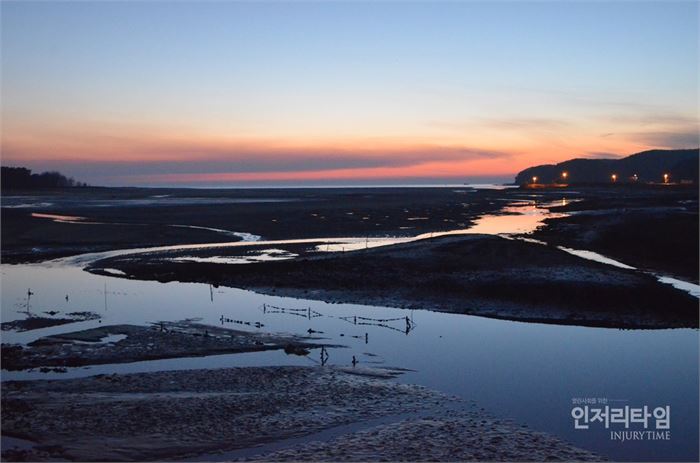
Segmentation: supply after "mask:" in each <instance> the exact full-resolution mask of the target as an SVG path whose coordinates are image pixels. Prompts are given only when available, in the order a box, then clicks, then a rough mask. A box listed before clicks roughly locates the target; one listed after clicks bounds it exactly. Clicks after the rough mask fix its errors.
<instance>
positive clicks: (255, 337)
mask: <svg viewBox="0 0 700 463" xmlns="http://www.w3.org/2000/svg"><path fill="white" fill-rule="evenodd" d="M313 340H314V338H310V337H300V336H293V335H281V334H271V333H251V332H247V331H239V330H232V329H230V328H222V327H217V326H210V325H202V324H199V323H193V322H187V321H183V322H162V323H156V324H153V325H152V326H150V327H148V326H139V325H110V326H101V327H98V328H90V329H87V330H82V331H74V332H69V333H61V334H55V335H52V336H45V337H42V338H39V339H37V340H35V341H32V342H30V343H29V344H28V345H26V346H25V345H21V344H3V345H2V367H3V368H4V369H6V370H23V369H28V368H40V367H77V366H84V365H98V364H109V363H128V362H138V361H143V360H155V359H165V358H178V357H198V356H205V355H215V354H231V353H241V352H257V351H263V350H276V349H285V351H287V352H290V353H295V352H305V353H307V354H308V349H312V348H319V347H321V346H323V345H324V344H323V342H322V341H321V340H318V343H314V342H311V341H313Z"/></svg>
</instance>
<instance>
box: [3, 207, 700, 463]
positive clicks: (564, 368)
mask: <svg viewBox="0 0 700 463" xmlns="http://www.w3.org/2000/svg"><path fill="white" fill-rule="evenodd" d="M511 212H518V214H517V215H506V216H494V217H489V218H485V219H484V220H482V221H480V222H479V223H478V224H477V226H476V227H475V228H476V229H477V230H481V231H487V230H488V231H490V232H494V233H495V232H503V231H504V230H505V231H511V229H512V228H513V227H514V228H516V229H517V231H523V230H525V231H527V229H528V227H530V229H531V228H532V227H534V226H536V225H537V223H538V220H541V218H542V215H543V214H544V212H543V211H542V210H541V209H538V208H534V207H533V208H530V207H529V206H526V205H521V206H520V209H518V210H517V211H511ZM503 217H506V218H508V217H511V218H512V222H511V225H508V226H507V225H506V224H504V223H500V224H499V225H498V226H497V225H496V224H495V222H502V221H504V220H505V219H503ZM513 224H514V225H513ZM509 226H510V227H511V228H508V227H509ZM511 232H513V231H511ZM84 261H85V260H84V259H83V260H81V259H74V260H70V259H68V260H63V261H58V262H54V263H52V264H43V265H13V266H10V265H2V267H1V268H2V319H3V321H8V320H12V319H17V318H22V317H24V314H25V312H26V310H27V289H28V288H31V290H32V291H33V292H34V295H33V296H32V297H31V300H30V301H29V310H30V311H31V312H33V313H40V312H41V311H44V310H60V311H61V312H72V311H82V310H90V311H95V312H99V313H100V314H101V315H102V316H103V321H102V324H103V325H105V324H115V323H140V324H146V323H149V322H153V321H157V320H182V319H185V318H201V321H202V322H203V323H209V324H221V317H222V316H224V317H226V318H230V319H235V320H241V321H248V322H251V323H254V322H256V321H258V322H261V323H263V324H264V325H265V326H264V327H263V328H261V329H260V330H261V331H262V330H264V331H272V332H289V333H295V334H305V333H306V332H307V330H309V329H312V330H315V331H322V332H323V334H318V336H323V337H325V338H328V339H330V340H331V342H333V343H338V344H343V345H346V346H347V347H346V348H338V349H332V350H331V352H330V361H329V363H331V364H338V365H349V364H350V362H351V360H352V357H353V355H354V356H355V357H356V358H357V359H358V360H359V361H360V362H361V363H362V364H376V365H386V366H396V367H403V368H409V369H412V370H413V371H411V372H409V373H407V374H405V375H403V376H402V377H400V378H399V379H398V380H399V381H403V382H407V383H418V384H422V385H425V386H428V387H431V388H435V389H438V390H441V391H445V392H448V393H453V394H457V395H459V396H462V397H464V398H466V399H474V400H476V401H477V402H478V403H479V405H480V406H483V407H484V408H486V409H487V410H489V411H491V412H492V413H494V414H496V415H499V416H503V417H510V418H514V419H516V420H517V421H519V422H520V423H523V424H527V425H528V426H530V427H531V428H534V429H537V430H542V431H546V432H550V433H552V434H555V435H558V436H560V437H562V438H565V439H567V440H569V441H571V442H573V443H575V444H576V445H579V446H581V447H585V448H588V449H591V450H595V451H599V452H601V453H603V454H605V455H607V456H609V457H611V458H613V459H621V460H697V458H698V395H697V391H698V331H696V330H687V329H685V330H626V331H623V330H615V329H603V328H588V327H572V326H557V325H544V324H532V323H518V322H509V321H501V320H491V319H486V318H480V317H473V316H466V315H453V314H443V313H437V312H430V311H428V310H416V311H408V310H401V309H392V308H383V307H369V306H361V305H355V304H326V303H323V302H317V301H307V300H300V299H291V298H279V297H271V296H263V295H259V294H255V293H252V292H250V291H244V290H238V289H231V288H218V289H214V290H213V301H212V297H211V296H212V293H211V292H210V287H209V286H208V285H204V284H192V283H166V284H162V283H157V282H145V281H131V280H124V279H120V278H112V277H105V276H98V275H92V274H89V273H87V272H84V271H82V270H81V268H80V266H79V265H77V264H76V263H77V262H78V263H79V262H84ZM105 286H106V297H105ZM66 295H69V300H68V301H66V299H65V296H66ZM263 304H265V309H263ZM282 309H284V310H282ZM406 316H408V317H410V320H412V329H411V330H410V331H409V332H408V334H407V333H406V322H405V319H404V317H406ZM355 317H365V318H380V319H390V318H400V320H395V321H391V322H385V323H379V322H373V321H371V320H364V319H363V318H358V320H357V321H358V323H357V324H355V323H354V322H355ZM363 323H364V324H363ZM94 326H99V324H98V323H97V322H96V321H89V322H81V323H76V324H72V325H68V326H61V327H53V328H47V329H42V330H36V331H31V332H28V333H13V332H3V333H2V336H3V342H28V341H30V340H32V339H35V338H37V337H40V336H45V335H47V334H51V333H56V332H62V331H69V330H70V331H72V330H77V329H83V328H89V327H94ZM225 326H229V327H232V328H236V329H247V330H250V331H257V330H256V329H255V328H254V327H252V326H248V325H240V324H230V323H225ZM365 334H367V338H366V339H367V341H365ZM317 358H318V351H313V352H312V354H311V355H310V356H309V357H308V358H306V357H296V356H287V355H285V354H284V353H282V352H263V353H251V354H238V355H221V356H212V357H206V358H205V359H202V358H196V359H171V360H160V361H151V362H137V363H132V364H123V365H103V366H94V367H90V368H80V369H72V370H70V371H69V372H68V373H65V374H59V373H51V374H44V373H39V372H6V371H3V375H2V379H3V380H8V379H18V378H49V377H53V378H65V377H74V376H85V375H92V374H98V373H105V372H134V371H154V370H165V369H182V368H213V367H224V366H247V365H282V364H302V365H310V364H314V363H316V362H317ZM593 397H595V398H607V399H608V400H610V401H613V400H615V401H621V402H610V405H611V406H624V405H630V406H632V407H641V406H644V405H648V406H650V407H656V406H665V405H670V406H671V440H670V441H669V442H660V441H656V442H640V441H632V442H624V443H620V442H618V441H611V440H610V438H609V431H606V430H605V429H604V427H603V426H591V429H588V430H575V429H574V426H573V420H572V419H571V415H570V413H571V409H572V399H573V398H593ZM622 401H626V402H622ZM615 429H616V430H620V429H623V428H619V427H617V428H615Z"/></svg>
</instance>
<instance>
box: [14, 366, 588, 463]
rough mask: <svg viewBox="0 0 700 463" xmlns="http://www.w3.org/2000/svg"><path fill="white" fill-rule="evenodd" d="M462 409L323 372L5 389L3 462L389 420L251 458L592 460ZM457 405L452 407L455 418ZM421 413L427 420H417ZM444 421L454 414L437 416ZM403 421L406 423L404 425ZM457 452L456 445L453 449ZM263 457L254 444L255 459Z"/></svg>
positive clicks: (185, 448) (142, 455) (425, 393)
mask: <svg viewBox="0 0 700 463" xmlns="http://www.w3.org/2000/svg"><path fill="white" fill-rule="evenodd" d="M467 405H469V404H460V401H459V400H458V399H456V398H453V397H448V396H446V395H444V394H441V393H439V392H435V391H432V390H429V389H426V388H423V387H420V386H413V385H406V384H398V383H396V382H393V381H388V380H386V379H381V378H379V377H377V376H366V375H362V374H349V373H347V372H344V371H341V370H338V369H335V368H332V367H265V368H230V369H217V370H191V371H167V372H157V373H140V374H129V375H116V374H115V375H106V376H105V375H100V376H93V377H89V378H84V379H69V380H60V381H29V382H21V381H11V382H5V383H3V395H2V421H3V433H4V434H6V435H9V436H14V437H17V438H22V439H26V440H29V441H30V442H31V443H32V446H31V447H30V448H25V449H12V448H4V449H3V455H2V456H3V460H6V461H13V460H14V461H17V460H33V461H37V460H47V459H69V460H74V461H98V460H99V461H101V460H109V461H125V460H136V461H149V460H163V459H184V458H188V457H194V456H197V455H200V456H201V455H205V456H208V457H207V458H206V459H216V460H226V459H228V458H229V456H227V454H226V453H225V452H232V451H235V450H237V449H247V448H253V447H255V446H260V445H262V444H266V443H273V442H282V443H283V442H284V441H285V440H287V439H290V438H295V437H296V438H299V437H307V440H308V441H313V440H314V439H313V437H314V434H315V433H318V432H320V431H323V430H325V429H330V428H333V427H337V426H340V425H347V424H352V423H355V424H356V425H357V426H358V427H359V429H362V427H363V423H364V422H366V420H369V419H376V418H381V417H388V423H392V424H389V425H388V426H384V427H379V428H374V427H372V428H371V429H369V430H366V431H363V434H359V435H358V434H351V435H349V436H345V437H340V438H339V439H338V440H336V441H333V442H332V443H330V444H326V445H325V446H324V445H323V444H321V445H319V444H313V445H311V444H310V445H304V446H301V447H291V450H289V449H288V450H286V451H284V452H282V453H271V454H270V455H262V456H261V457H260V458H261V459H263V460H289V459H294V460H308V461H319V460H329V459H331V460H338V461H343V460H348V461H358V460H362V459H366V458H368V457H370V456H371V455H374V458H376V459H389V460H428V459H431V460H434V459H436V458H437V457H440V458H439V459H445V460H455V459H456V460H461V459H463V458H467V457H469V456H470V455H471V456H484V457H485V456H490V455H493V456H498V455H504V456H505V455H508V456H512V457H513V458H514V459H516V460H522V459H527V460H549V459H558V460H570V459H576V460H579V459H581V460H595V459H600V458H599V457H597V456H596V455H595V454H593V453H590V452H586V451H584V450H580V449H576V448H574V447H573V446H571V445H570V444H567V443H565V442H563V441H561V440H559V439H556V438H554V437H552V436H547V435H544V434H541V433H535V432H531V431H529V430H527V429H526V428H521V427H517V426H516V425H514V424H513V423H510V422H505V421H499V420H496V419H494V418H492V417H490V416H489V415H488V414H487V413H486V412H485V411H483V409H479V408H477V407H475V406H474V405H473V404H471V406H470V407H468V406H467ZM455 407H460V408H461V411H460V412H459V414H457V413H456V412H455V411H454V410H455ZM426 413H427V414H428V415H429V416H432V418H426V417H425V416H426V415H425V414H426ZM431 413H432V415H430V414H431ZM447 414H450V415H453V417H450V418H445V416H446V415H447ZM392 416H394V417H396V418H394V419H391V417H392ZM406 416H409V417H414V418H413V419H412V420H411V421H404V420H405V419H406ZM435 416H442V418H436V417H435ZM365 427H367V426H366V425H365ZM426 431H427V432H426ZM462 431H464V434H461V435H460V433H461V432H462ZM452 438H455V439H458V440H456V441H454V442H453V443H452V444H451V445H450V446H448V447H446V448H444V449H442V450H440V452H442V453H440V454H435V453H433V452H434V445H437V444H440V443H444V441H445V440H446V439H452ZM506 438H507V439H506ZM409 441H410V444H409ZM380 442H381V443H386V445H385V446H384V444H380ZM404 444H405V445H404ZM462 444H464V445H465V446H464V447H461V448H457V447H458V446H460V445H462ZM331 447H332V449H331ZM535 449H537V450H535ZM263 452H265V449H264V447H261V448H260V449H259V452H258V453H263ZM255 453H256V452H255V451H253V454H255ZM268 453H270V452H268ZM229 455H230V456H231V457H235V454H229ZM443 457H444V458H443ZM374 458H372V459H374Z"/></svg>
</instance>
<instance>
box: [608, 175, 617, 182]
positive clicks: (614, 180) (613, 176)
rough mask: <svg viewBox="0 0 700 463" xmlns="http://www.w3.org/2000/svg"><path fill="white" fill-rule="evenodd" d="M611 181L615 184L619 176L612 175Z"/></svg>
mask: <svg viewBox="0 0 700 463" xmlns="http://www.w3.org/2000/svg"><path fill="white" fill-rule="evenodd" d="M610 179H611V180H612V181H613V183H615V182H617V174H612V175H611V176H610Z"/></svg>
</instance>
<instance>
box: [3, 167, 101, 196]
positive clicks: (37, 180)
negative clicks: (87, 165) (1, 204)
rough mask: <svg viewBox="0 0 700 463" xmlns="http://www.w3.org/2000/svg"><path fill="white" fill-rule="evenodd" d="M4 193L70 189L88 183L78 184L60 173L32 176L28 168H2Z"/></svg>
mask: <svg viewBox="0 0 700 463" xmlns="http://www.w3.org/2000/svg"><path fill="white" fill-rule="evenodd" d="M0 181H2V183H1V184H0V186H2V191H6V190H27V189H28V190H31V189H38V188H68V187H82V186H87V184H86V183H82V182H76V181H75V180H73V179H72V178H69V177H66V176H65V175H63V174H61V173H59V172H43V173H41V174H32V171H31V169H27V168H26V167H4V166H3V167H2V178H1V179H0Z"/></svg>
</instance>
